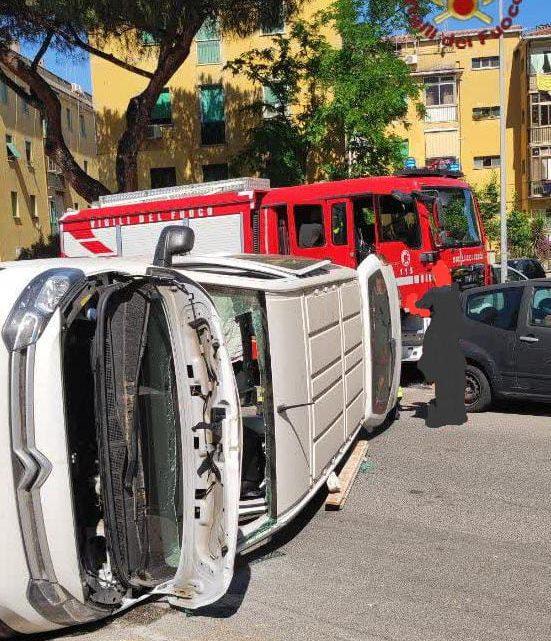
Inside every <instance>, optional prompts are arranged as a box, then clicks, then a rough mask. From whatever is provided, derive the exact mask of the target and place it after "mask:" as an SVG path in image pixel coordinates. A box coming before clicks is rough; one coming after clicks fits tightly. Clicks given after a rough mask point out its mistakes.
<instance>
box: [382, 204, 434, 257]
mask: <svg viewBox="0 0 551 641" xmlns="http://www.w3.org/2000/svg"><path fill="white" fill-rule="evenodd" d="M383 198H389V199H391V200H395V199H394V198H393V197H392V195H391V194H377V195H376V198H375V202H376V205H375V206H376V215H375V228H376V239H377V242H380V243H402V244H403V245H405V246H406V247H408V248H409V249H413V250H416V249H421V247H422V246H423V235H422V231H421V224H420V216H419V211H418V209H417V204H416V203H415V202H414V203H413V204H412V213H413V214H414V216H415V222H416V226H417V242H416V244H412V245H410V244H409V243H408V242H406V241H405V240H403V239H401V238H399V239H385V238H384V233H383V213H384V212H383V208H382V199H383ZM396 202H398V201H396Z"/></svg>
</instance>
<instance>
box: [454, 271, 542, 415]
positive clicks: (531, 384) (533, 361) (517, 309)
mask: <svg viewBox="0 0 551 641" xmlns="http://www.w3.org/2000/svg"><path fill="white" fill-rule="evenodd" d="M462 305H463V311H464V314H465V329H464V336H463V339H462V340H461V347H462V350H463V353H464V354H465V357H466V358H467V381H466V389H465V404H466V406H467V410H468V411H470V412H481V411H483V410H484V409H486V408H487V407H488V406H489V405H490V404H491V402H492V400H493V399H495V398H524V399H530V400H535V401H544V402H551V281H550V280H549V279H536V280H527V281H518V282H510V283H505V284H503V285H490V286H489V287H478V288H476V289H470V290H467V291H465V292H463V294H462Z"/></svg>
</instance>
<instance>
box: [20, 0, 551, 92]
mask: <svg viewBox="0 0 551 641" xmlns="http://www.w3.org/2000/svg"><path fill="white" fill-rule="evenodd" d="M450 1H451V0H450ZM503 1H504V6H505V10H506V11H507V8H508V7H509V6H510V4H511V0H503ZM479 2H480V3H481V4H482V0H479ZM520 7H521V12H520V14H519V16H518V19H517V21H516V23H517V24H520V25H522V26H523V27H524V28H527V29H528V28H531V27H535V26H537V25H539V24H546V23H551V3H550V2H549V0H524V1H523V3H522V4H521V5H520ZM482 8H483V10H484V11H485V12H486V13H489V14H491V15H492V16H494V18H495V23H497V15H498V11H499V0H492V1H491V4H489V5H487V6H484V7H482ZM440 11H441V9H438V10H437V11H436V13H440ZM442 26H443V28H444V30H446V31H449V30H453V29H465V28H474V27H481V26H482V27H483V26H484V25H482V24H481V22H480V21H479V20H470V21H468V22H464V21H463V22H461V21H458V20H448V21H446V22H445V23H444V24H443V25H442ZM36 49H37V46H30V45H23V46H22V48H21V51H22V53H23V54H24V55H26V56H29V57H32V56H33V53H34V52H36ZM44 65H45V66H46V67H47V68H48V69H50V70H51V71H53V72H54V73H56V74H57V75H58V76H61V77H62V78H65V79H66V80H68V81H69V82H76V83H78V84H79V85H81V86H82V88H83V89H84V90H85V91H92V82H91V78H90V62H89V59H88V56H87V55H82V56H79V57H70V56H66V55H58V54H56V53H55V52H54V51H48V52H47V54H46V56H45V57H44Z"/></svg>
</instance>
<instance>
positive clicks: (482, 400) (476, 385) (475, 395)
mask: <svg viewBox="0 0 551 641" xmlns="http://www.w3.org/2000/svg"><path fill="white" fill-rule="evenodd" d="M491 402H492V390H491V388H490V383H489V381H488V379H487V378H486V374H484V372H483V371H481V370H480V369H478V367H475V366H474V365H467V368H466V370H465V407H466V409H467V412H471V413H475V412H483V411H484V410H485V409H487V408H488V407H489V406H490V404H491Z"/></svg>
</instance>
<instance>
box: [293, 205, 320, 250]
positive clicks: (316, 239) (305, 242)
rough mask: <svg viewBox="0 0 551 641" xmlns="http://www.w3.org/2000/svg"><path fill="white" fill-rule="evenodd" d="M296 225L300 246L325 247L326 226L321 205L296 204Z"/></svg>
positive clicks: (306, 247)
mask: <svg viewBox="0 0 551 641" xmlns="http://www.w3.org/2000/svg"><path fill="white" fill-rule="evenodd" d="M295 227H296V234H297V243H298V246H299V247H302V248H304V249H308V248H310V247H323V246H324V245H325V228H324V224H323V209H322V206H321V205H296V206H295Z"/></svg>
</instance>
